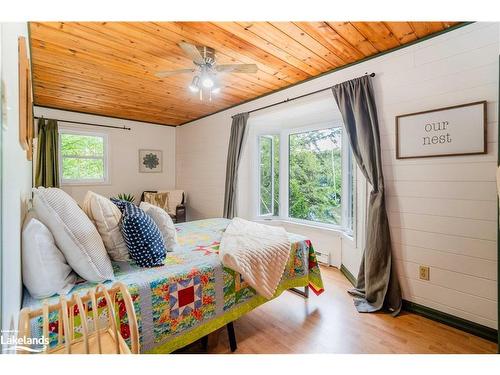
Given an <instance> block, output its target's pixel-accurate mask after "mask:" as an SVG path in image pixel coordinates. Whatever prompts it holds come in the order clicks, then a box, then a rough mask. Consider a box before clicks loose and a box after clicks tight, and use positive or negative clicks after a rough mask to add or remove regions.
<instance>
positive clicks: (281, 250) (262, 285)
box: [219, 217, 290, 299]
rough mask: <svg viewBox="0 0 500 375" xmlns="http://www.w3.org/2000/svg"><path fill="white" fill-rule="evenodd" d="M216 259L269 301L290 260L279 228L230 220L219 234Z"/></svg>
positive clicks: (286, 237) (287, 242)
mask: <svg viewBox="0 0 500 375" xmlns="http://www.w3.org/2000/svg"><path fill="white" fill-rule="evenodd" d="M219 257H220V259H221V261H222V264H224V266H226V267H228V268H230V269H232V270H234V271H236V272H239V273H240V274H241V275H242V276H243V279H244V280H245V281H246V282H247V283H248V284H249V285H250V286H251V287H252V288H254V289H255V290H256V291H257V293H259V294H260V295H261V296H263V297H265V298H268V299H270V298H272V297H273V295H274V292H275V291H276V288H277V287H278V284H279V282H280V280H281V277H282V276H283V271H284V270H285V266H286V262H287V261H288V258H289V257H290V240H289V238H288V234H287V232H286V231H285V230H284V229H283V228H280V227H272V226H269V225H263V224H258V223H254V222H252V221H248V220H244V219H241V218H238V217H237V218H234V219H233V220H232V221H231V223H230V224H229V225H228V227H227V229H226V231H225V232H224V234H223V235H222V239H221V243H220V247H219Z"/></svg>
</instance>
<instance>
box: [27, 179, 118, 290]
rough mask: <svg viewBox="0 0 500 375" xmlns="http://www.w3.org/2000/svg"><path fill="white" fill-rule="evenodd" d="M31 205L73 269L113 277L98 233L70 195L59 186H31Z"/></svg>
mask: <svg viewBox="0 0 500 375" xmlns="http://www.w3.org/2000/svg"><path fill="white" fill-rule="evenodd" d="M33 193H34V198H33V208H34V209H35V213H36V216H37V217H38V219H39V220H40V221H41V222H42V223H43V224H45V225H46V226H47V227H48V228H49V229H50V231H51V232H52V235H53V236H54V238H55V240H56V245H57V247H58V248H59V249H60V250H61V251H62V253H63V254H64V256H65V257H66V260H67V261H68V263H69V265H70V266H71V268H73V270H74V271H75V272H76V273H77V274H78V275H80V276H81V277H83V278H84V279H87V280H89V281H93V282H101V281H105V280H111V279H113V277H114V275H113V267H112V266H111V261H110V260H109V256H108V253H107V252H106V249H105V247H104V244H103V243H102V239H101V236H99V232H97V229H96V227H95V226H94V224H92V222H91V221H90V219H89V218H88V217H87V215H85V212H83V211H82V209H81V208H80V207H78V204H77V203H76V202H75V200H74V199H73V198H71V197H70V196H69V195H68V194H66V193H65V192H64V191H62V190H61V189H57V188H42V187H40V188H38V189H33Z"/></svg>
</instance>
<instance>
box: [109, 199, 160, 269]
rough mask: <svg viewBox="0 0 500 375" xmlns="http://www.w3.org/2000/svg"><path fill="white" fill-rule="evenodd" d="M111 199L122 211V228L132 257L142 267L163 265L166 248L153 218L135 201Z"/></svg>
mask: <svg viewBox="0 0 500 375" xmlns="http://www.w3.org/2000/svg"><path fill="white" fill-rule="evenodd" d="M111 201H112V202H113V203H114V204H116V205H117V206H118V208H119V209H120V211H121V212H122V221H121V230H122V234H123V238H124V239H125V243H126V244H127V247H128V251H129V254H130V257H131V258H132V259H133V260H134V261H135V263H136V264H137V265H138V266H140V267H156V266H162V265H163V261H164V260H165V256H166V249H165V244H164V242H163V237H162V235H161V233H160V230H159V229H158V226H157V225H156V224H155V222H154V221H153V219H152V218H151V217H149V216H148V215H147V214H146V213H145V212H144V211H143V210H141V209H140V208H139V207H137V206H136V205H135V204H133V203H130V202H126V201H122V200H119V199H114V198H111Z"/></svg>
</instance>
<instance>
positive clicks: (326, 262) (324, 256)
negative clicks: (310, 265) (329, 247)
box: [315, 251, 330, 266]
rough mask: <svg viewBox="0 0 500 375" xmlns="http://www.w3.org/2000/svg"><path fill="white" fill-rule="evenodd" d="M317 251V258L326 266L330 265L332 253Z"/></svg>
mask: <svg viewBox="0 0 500 375" xmlns="http://www.w3.org/2000/svg"><path fill="white" fill-rule="evenodd" d="M315 253H316V260H317V261H318V262H319V263H321V264H324V265H326V266H329V265H330V254H329V253H324V252H320V251H315Z"/></svg>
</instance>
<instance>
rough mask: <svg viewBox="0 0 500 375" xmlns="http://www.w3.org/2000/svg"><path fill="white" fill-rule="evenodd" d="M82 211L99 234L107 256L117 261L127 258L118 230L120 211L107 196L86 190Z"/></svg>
mask: <svg viewBox="0 0 500 375" xmlns="http://www.w3.org/2000/svg"><path fill="white" fill-rule="evenodd" d="M82 209H83V211H84V212H85V213H86V214H87V216H88V217H89V219H90V220H91V221H92V222H93V223H94V225H95V226H96V228H97V231H98V232H99V234H100V235H101V238H102V242H104V247H106V250H107V251H108V254H109V257H110V258H111V259H112V260H114V261H117V262H124V261H128V260H129V255H128V249H127V245H126V244H125V240H124V239H123V235H122V232H121V230H120V226H119V223H120V219H121V217H122V213H121V211H120V209H119V208H118V207H116V205H115V204H114V203H113V202H111V201H110V200H109V199H108V198H105V197H103V196H102V195H99V194H96V193H94V192H92V191H88V192H87V194H86V195H85V199H84V200H83V204H82Z"/></svg>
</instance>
